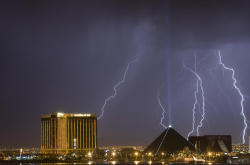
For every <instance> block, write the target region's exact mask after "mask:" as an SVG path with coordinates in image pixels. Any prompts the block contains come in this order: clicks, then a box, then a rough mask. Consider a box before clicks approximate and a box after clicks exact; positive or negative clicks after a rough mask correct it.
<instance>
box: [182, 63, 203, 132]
mask: <svg viewBox="0 0 250 165" xmlns="http://www.w3.org/2000/svg"><path fill="white" fill-rule="evenodd" d="M183 66H184V68H185V69H187V70H188V71H190V72H191V73H193V74H194V75H195V77H196V78H197V83H196V85H197V86H198V87H200V90H201V96H202V114H201V120H200V122H199V124H198V126H197V127H196V132H197V136H199V135H200V132H199V129H200V128H201V127H202V126H203V121H204V119H205V114H206V109H205V96H204V88H203V82H202V79H201V77H200V75H199V74H198V73H197V71H196V69H195V70H192V69H191V68H189V67H187V66H186V65H185V64H184V63H183ZM195 68H196V63H195ZM197 86H196V87H197ZM197 93H198V88H196V91H195V103H194V106H193V129H192V130H191V131H190V132H189V134H188V136H189V135H191V134H192V133H193V132H194V124H195V122H194V121H195V117H194V115H195V107H196V104H197V102H198V101H197Z"/></svg>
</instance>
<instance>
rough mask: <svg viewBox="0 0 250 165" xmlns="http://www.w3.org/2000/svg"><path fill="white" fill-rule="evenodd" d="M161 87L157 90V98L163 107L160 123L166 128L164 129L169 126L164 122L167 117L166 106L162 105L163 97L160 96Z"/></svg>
mask: <svg viewBox="0 0 250 165" xmlns="http://www.w3.org/2000/svg"><path fill="white" fill-rule="evenodd" d="M160 95H161V93H160V89H159V90H158V92H157V100H158V104H159V105H160V107H161V109H162V114H161V115H162V117H161V120H160V125H161V126H162V127H163V128H164V129H167V126H166V125H165V124H164V123H163V120H164V119H165V116H166V110H165V108H164V106H163V105H162V103H161V98H160Z"/></svg>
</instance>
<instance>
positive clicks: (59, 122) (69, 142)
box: [41, 112, 97, 154]
mask: <svg viewBox="0 0 250 165" xmlns="http://www.w3.org/2000/svg"><path fill="white" fill-rule="evenodd" d="M96 148H97V119H96V116H95V115H93V114H82V113H80V114H73V113H60V112H54V113H51V114H47V115H42V117H41V152H42V153H47V154H49V153H51V154H53V153H54V154H57V153H69V152H82V151H93V150H95V149H96Z"/></svg>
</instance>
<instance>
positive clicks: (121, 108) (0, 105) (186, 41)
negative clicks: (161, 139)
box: [0, 0, 250, 148]
mask: <svg viewBox="0 0 250 165" xmlns="http://www.w3.org/2000/svg"><path fill="white" fill-rule="evenodd" d="M0 32H1V37H0V76H1V81H0V112H1V115H0V130H1V131H0V132H1V133H0V148H2V147H33V146H34V147H39V146H40V117H41V114H46V113H51V112H54V111H60V112H68V113H85V112H89V113H94V114H96V115H97V116H98V115H99V114H100V113H101V107H102V105H103V104H104V100H105V98H107V97H108V96H110V95H112V94H113V92H114V91H113V86H114V85H115V84H116V83H117V82H118V81H119V80H121V78H122V76H123V73H124V71H125V68H126V66H127V64H128V63H129V62H130V61H131V60H133V59H134V58H137V61H136V62H135V63H133V64H132V65H131V67H130V68H129V71H128V74H127V77H126V82H125V83H123V84H122V85H120V86H119V88H118V94H117V97H116V98H115V99H113V100H112V101H110V102H109V104H108V105H107V106H106V109H105V114H104V117H103V118H102V119H101V120H99V121H98V136H99V137H98V143H99V145H148V144H149V143H150V142H151V141H152V140H153V139H154V138H155V137H156V136H158V135H159V134H160V133H161V132H162V131H163V128H162V127H161V125H160V124H159V121H160V118H161V114H162V111H161V108H160V106H159V104H158V102H157V90H158V89H159V88H160V91H161V101H162V103H163V104H164V106H165V107H166V109H167V111H168V112H167V116H166V118H165V120H164V123H165V124H166V125H168V123H170V119H171V124H172V125H173V127H174V128H175V129H176V130H177V131H178V132H180V133H181V134H182V135H183V136H185V137H186V136H187V134H188V132H189V131H190V129H191V128H192V107H193V103H194V91H195V89H196V84H195V83H196V77H195V76H194V75H193V74H192V73H190V72H189V71H187V70H186V69H184V67H183V65H182V64H183V63H185V64H186V65H187V66H188V67H190V68H192V69H194V57H195V55H196V59H197V72H198V73H199V74H200V76H201V77H202V79H203V85H204V91H205V98H206V100H205V103H206V119H205V120H204V126H203V127H202V129H200V133H201V135H205V134H231V135H232V138H233V142H234V143H240V142H241V135H242V129H243V120H242V116H240V97H239V94H238V93H237V91H236V90H235V89H234V88H233V86H232V83H233V81H232V78H231V73H230V72H228V71H225V70H223V69H222V68H221V67H218V57H217V54H216V51H217V50H220V51H221V55H222V59H223V62H224V63H225V64H226V65H227V66H230V67H233V68H234V69H235V72H236V75H235V76H236V78H237V80H238V86H239V87H240V89H241V90H242V92H243V94H244V96H245V100H246V101H245V103H244V107H245V112H246V116H247V118H248V120H250V110H249V109H250V85H249V84H250V75H249V71H250V65H249V63H250V1H248V0H209V1H205V0H204V1H203V0H202V1H201V0H172V1H171V0H169V1H168V0H164V1H161V0H157V1H154V0H152V1H147V0H128V1H125V0H119V1H118V0H105V1H102V0H100V1H97V0H95V1H93V0H84V1H59V0H58V1H54V0H52V1H51V0H43V1H42V0H41V1H38V0H30V1H11V0H10V1H9V0H6V1H1V2H0ZM199 100H200V99H199ZM198 111H201V110H197V113H199V112H198ZM198 120H199V115H198V117H197V121H198ZM247 133H248V135H250V131H249V129H248V130H247Z"/></svg>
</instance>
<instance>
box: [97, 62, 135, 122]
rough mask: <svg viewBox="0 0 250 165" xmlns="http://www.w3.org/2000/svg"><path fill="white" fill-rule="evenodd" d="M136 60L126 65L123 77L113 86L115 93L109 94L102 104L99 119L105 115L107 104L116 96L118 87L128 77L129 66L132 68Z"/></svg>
mask: <svg viewBox="0 0 250 165" xmlns="http://www.w3.org/2000/svg"><path fill="white" fill-rule="evenodd" d="M136 61H137V58H135V59H133V60H132V61H130V62H129V63H128V64H127V67H126V69H125V71H124V73H123V77H122V79H121V80H120V81H119V82H118V83H117V84H115V86H114V87H113V91H114V93H113V94H112V95H111V96H108V97H107V98H106V99H105V100H104V104H103V106H102V108H101V114H100V115H99V116H98V117H97V120H100V119H101V118H102V117H103V115H104V112H105V107H106V105H107V104H108V103H109V102H110V101H111V100H112V99H114V98H115V97H116V95H117V88H118V87H119V86H120V85H121V84H123V83H124V82H125V80H126V77H127V73H128V70H129V68H130V65H132V64H133V63H135V62H136Z"/></svg>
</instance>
